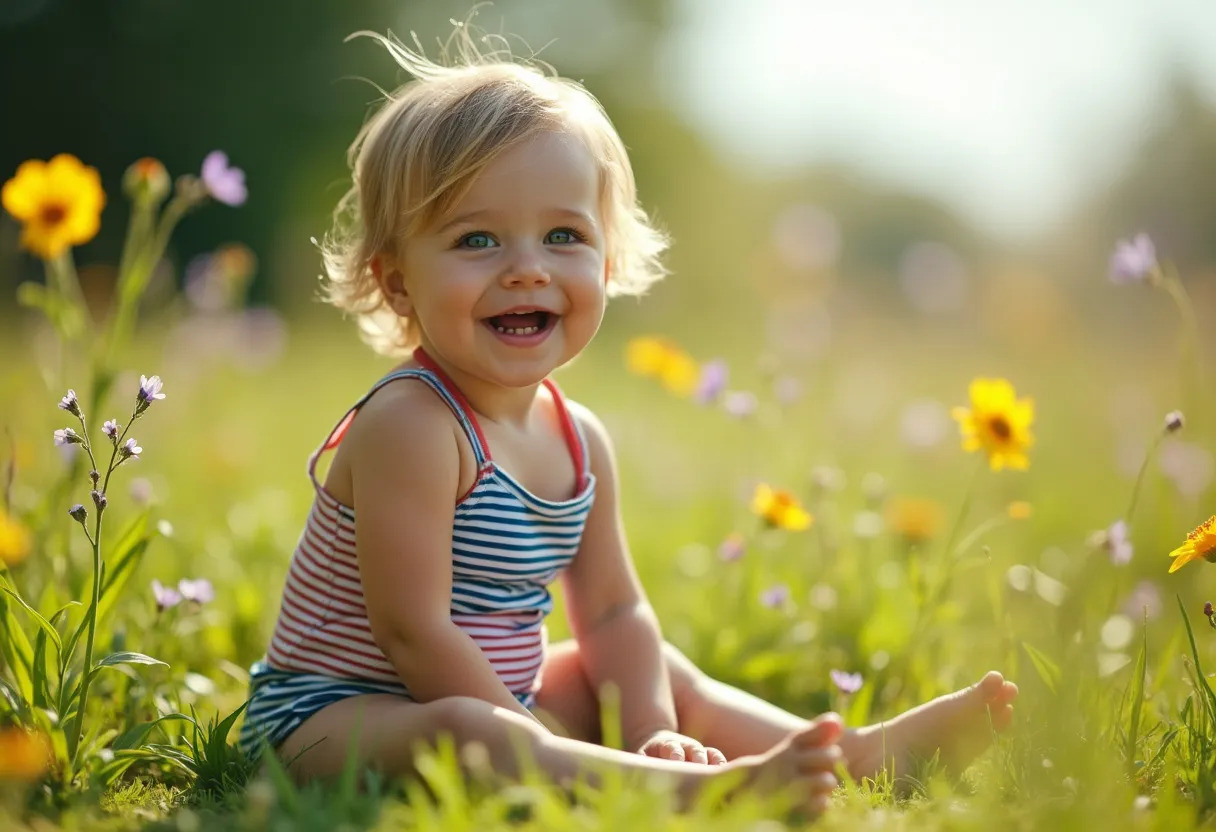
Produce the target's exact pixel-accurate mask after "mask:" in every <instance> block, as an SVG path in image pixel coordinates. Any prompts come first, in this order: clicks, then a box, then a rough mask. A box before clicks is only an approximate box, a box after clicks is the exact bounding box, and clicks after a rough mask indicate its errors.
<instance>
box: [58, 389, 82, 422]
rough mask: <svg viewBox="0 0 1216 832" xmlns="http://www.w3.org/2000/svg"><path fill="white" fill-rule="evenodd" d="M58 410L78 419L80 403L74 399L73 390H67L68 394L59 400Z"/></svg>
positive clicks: (74, 393)
mask: <svg viewBox="0 0 1216 832" xmlns="http://www.w3.org/2000/svg"><path fill="white" fill-rule="evenodd" d="M59 409H60V410H66V411H67V412H68V413H71V414H72V415H73V416H77V417H79V416H80V415H81V412H80V401H79V400H78V399H77V398H76V391H75V390H69V391H68V394H67V395H66V396H64V397H63V398H62V399H60V400H59Z"/></svg>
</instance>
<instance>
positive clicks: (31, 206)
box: [0, 153, 106, 260]
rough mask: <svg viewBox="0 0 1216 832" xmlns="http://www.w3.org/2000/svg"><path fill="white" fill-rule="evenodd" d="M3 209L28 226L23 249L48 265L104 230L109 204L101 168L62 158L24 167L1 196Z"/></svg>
mask: <svg viewBox="0 0 1216 832" xmlns="http://www.w3.org/2000/svg"><path fill="white" fill-rule="evenodd" d="M0 202H3V204H4V209H5V210H6V211H8V212H9V213H10V214H12V215H13V216H14V217H15V218H17V219H18V220H20V221H21V222H22V223H24V227H23V228H22V229H21V245H22V246H24V247H25V248H27V249H29V250H30V251H32V252H33V253H34V254H36V255H38V256H39V257H41V258H43V259H44V260H53V259H55V258H56V257H58V256H59V255H60V254H62V253H63V252H64V250H65V249H67V248H68V247H69V246H77V245H80V244H81V243H87V242H88V241H89V240H91V239H93V237H94V236H95V235H96V234H97V229H98V228H100V227H101V209H102V208H103V207H104V206H105V204H106V195H105V192H104V191H103V190H102V189H101V177H100V176H99V175H98V173H97V169H96V168H91V167H87V166H85V165H83V164H81V162H80V160H79V159H77V158H76V157H75V156H72V155H70V154H67V153H60V154H59V155H58V156H56V157H55V158H54V159H51V161H50V162H43V161H41V160H40V159H31V160H29V161H27V162H22V163H21V165H20V166H19V167H18V168H17V175H16V176H14V177H13V178H12V179H10V180H8V181H7V182H5V183H4V188H3V190H0Z"/></svg>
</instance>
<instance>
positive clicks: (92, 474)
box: [89, 469, 101, 488]
mask: <svg viewBox="0 0 1216 832" xmlns="http://www.w3.org/2000/svg"><path fill="white" fill-rule="evenodd" d="M89 479H91V480H92V481H93V487H94V488H96V487H97V481H98V480H100V479H101V474H99V473H98V472H97V470H96V469H94V470H92V471H90V472H89Z"/></svg>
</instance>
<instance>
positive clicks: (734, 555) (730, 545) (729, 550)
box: [718, 532, 747, 563]
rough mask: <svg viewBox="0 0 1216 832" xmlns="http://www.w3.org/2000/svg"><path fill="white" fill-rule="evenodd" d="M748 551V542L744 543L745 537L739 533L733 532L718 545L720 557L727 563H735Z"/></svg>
mask: <svg viewBox="0 0 1216 832" xmlns="http://www.w3.org/2000/svg"><path fill="white" fill-rule="evenodd" d="M746 551H747V542H746V541H744V539H743V535H741V534H739V533H738V532H732V533H730V534H728V535H727V536H726V539H725V540H723V541H722V542H721V543H720V544H718V557H719V558H721V559H722V560H723V561H725V562H726V563H733V562H734V561H737V560H738V559H739V558H741V557H743V554H744V552H746Z"/></svg>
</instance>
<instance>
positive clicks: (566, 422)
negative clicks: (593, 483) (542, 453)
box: [544, 378, 586, 496]
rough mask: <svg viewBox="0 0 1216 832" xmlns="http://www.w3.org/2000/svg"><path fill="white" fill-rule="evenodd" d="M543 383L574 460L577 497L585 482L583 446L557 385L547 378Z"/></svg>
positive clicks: (581, 491)
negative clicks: (551, 397)
mask: <svg viewBox="0 0 1216 832" xmlns="http://www.w3.org/2000/svg"><path fill="white" fill-rule="evenodd" d="M544 383H545V386H546V387H548V388H549V392H550V393H551V394H552V395H553V405H554V407H556V408H557V416H558V419H559V420H560V421H561V423H562V435H564V436H565V437H566V447H567V448H569V449H570V456H571V457H573V459H574V470H575V471H576V472H577V474H576V476H577V481H576V483H575V488H574V494H575V496H578V495H579V494H582V493H583V486H584V484H585V482H586V479H585V477H586V472H585V471H583V444H582V442H580V441H579V437H578V431H577V430H575V429H574V421H573V420H572V419H571V418H570V412H569V411H568V410H566V400H565V399H564V398H563V397H562V393H561V390H559V389H558V387H557V383H556V382H555V381H553V379H549V378H546V379H545V382H544Z"/></svg>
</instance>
